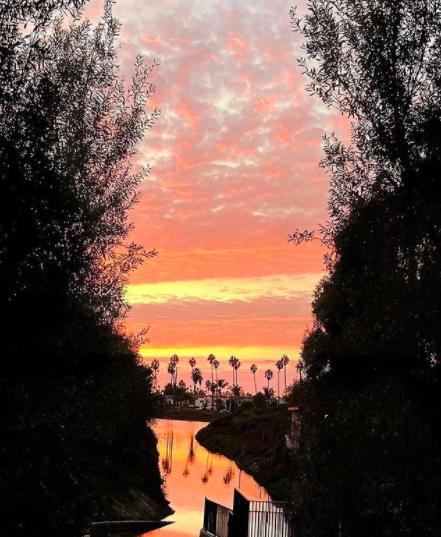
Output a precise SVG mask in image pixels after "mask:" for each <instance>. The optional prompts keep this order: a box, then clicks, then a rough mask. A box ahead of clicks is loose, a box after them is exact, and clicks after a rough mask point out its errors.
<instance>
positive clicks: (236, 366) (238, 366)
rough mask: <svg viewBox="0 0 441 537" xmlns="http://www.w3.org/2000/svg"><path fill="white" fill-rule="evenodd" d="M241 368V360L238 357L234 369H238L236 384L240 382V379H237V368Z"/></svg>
mask: <svg viewBox="0 0 441 537" xmlns="http://www.w3.org/2000/svg"><path fill="white" fill-rule="evenodd" d="M239 368H240V360H238V359H237V358H236V363H235V364H234V369H235V371H236V385H238V384H239V381H238V380H237V370H238V369H239Z"/></svg>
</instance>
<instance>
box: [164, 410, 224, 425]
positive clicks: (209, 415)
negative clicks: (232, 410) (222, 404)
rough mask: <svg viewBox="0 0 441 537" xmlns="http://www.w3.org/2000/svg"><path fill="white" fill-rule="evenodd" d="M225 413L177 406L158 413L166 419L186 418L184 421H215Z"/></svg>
mask: <svg viewBox="0 0 441 537" xmlns="http://www.w3.org/2000/svg"><path fill="white" fill-rule="evenodd" d="M224 415H225V414H224V413H221V412H217V411H216V410H213V411H211V410H198V409H197V408H188V407H175V408H168V409H166V410H163V411H162V412H161V413H158V414H157V416H156V417H157V418H160V419H166V420H184V421H207V422H209V421H214V420H215V419H217V418H219V416H224Z"/></svg>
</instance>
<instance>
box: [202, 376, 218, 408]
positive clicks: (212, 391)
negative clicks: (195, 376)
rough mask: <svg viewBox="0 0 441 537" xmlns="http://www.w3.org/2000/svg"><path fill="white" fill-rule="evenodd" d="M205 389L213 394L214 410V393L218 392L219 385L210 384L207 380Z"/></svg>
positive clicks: (212, 403) (212, 404)
mask: <svg viewBox="0 0 441 537" xmlns="http://www.w3.org/2000/svg"><path fill="white" fill-rule="evenodd" d="M205 387H206V388H207V390H208V391H209V392H211V410H213V409H214V392H215V391H216V388H217V385H216V383H215V382H210V381H209V380H207V381H206V382H205Z"/></svg>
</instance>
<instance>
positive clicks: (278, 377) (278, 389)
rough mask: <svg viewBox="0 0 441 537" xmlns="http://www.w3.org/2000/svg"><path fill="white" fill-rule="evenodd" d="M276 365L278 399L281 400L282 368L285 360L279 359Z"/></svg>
mask: <svg viewBox="0 0 441 537" xmlns="http://www.w3.org/2000/svg"><path fill="white" fill-rule="evenodd" d="M276 367H277V400H278V401H279V400H280V370H281V369H283V368H284V365H283V361H282V360H277V362H276ZM285 388H286V386H285Z"/></svg>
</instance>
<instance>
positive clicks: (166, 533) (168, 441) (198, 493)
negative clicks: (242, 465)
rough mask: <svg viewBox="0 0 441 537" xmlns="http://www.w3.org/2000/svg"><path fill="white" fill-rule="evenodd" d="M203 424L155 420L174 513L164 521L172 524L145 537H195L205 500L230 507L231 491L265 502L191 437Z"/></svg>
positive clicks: (250, 483)
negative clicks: (238, 491) (237, 490)
mask: <svg viewBox="0 0 441 537" xmlns="http://www.w3.org/2000/svg"><path fill="white" fill-rule="evenodd" d="M206 425H207V424H206V423H204V422H198V421H177V420H157V423H156V425H155V427H154V430H155V433H156V436H157V437H158V450H159V464H160V468H161V473H162V476H163V478H164V480H165V491H166V494H167V498H168V500H169V501H170V505H171V507H172V508H173V509H174V510H175V513H174V514H173V515H171V516H170V517H169V518H168V519H167V520H171V521H173V524H171V525H170V526H167V527H165V528H162V529H160V530H156V531H154V532H151V533H148V534H145V537H198V536H199V532H200V530H201V527H202V522H203V511H204V501H205V497H208V498H209V499H210V500H213V501H215V502H217V503H220V504H222V505H225V506H226V507H230V508H231V507H232V503H233V491H234V489H235V488H237V489H239V490H240V491H241V492H242V493H243V494H244V495H245V496H247V497H248V498H250V499H256V500H266V499H268V496H267V494H266V492H265V490H264V489H263V488H262V487H260V486H259V485H258V484H257V483H256V482H255V481H254V479H253V478H252V477H251V476H249V475H248V474H246V473H245V472H243V471H241V470H240V469H239V468H238V467H237V466H236V464H235V463H234V462H232V461H230V460H229V459H227V458H226V457H223V456H222V455H214V454H211V453H209V452H208V451H207V450H206V449H205V448H203V447H202V446H201V445H200V444H198V442H197V440H196V439H195V435H196V433H197V432H198V431H199V429H201V428H202V427H205V426H206Z"/></svg>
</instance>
